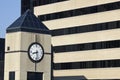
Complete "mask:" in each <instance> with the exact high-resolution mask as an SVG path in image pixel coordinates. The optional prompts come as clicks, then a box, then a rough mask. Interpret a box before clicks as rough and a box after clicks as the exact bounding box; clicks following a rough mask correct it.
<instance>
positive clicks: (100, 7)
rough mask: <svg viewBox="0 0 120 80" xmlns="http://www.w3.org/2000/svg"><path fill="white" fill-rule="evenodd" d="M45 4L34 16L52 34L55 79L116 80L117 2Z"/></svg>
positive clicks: (119, 11)
mask: <svg viewBox="0 0 120 80" xmlns="http://www.w3.org/2000/svg"><path fill="white" fill-rule="evenodd" d="M38 1H40V0H38ZM45 1H48V3H46V2H44V1H43V4H39V2H37V0H36V1H33V2H34V3H35V2H36V4H34V13H35V15H36V16H38V18H39V19H40V20H41V21H42V22H43V23H44V24H45V25H46V26H47V27H48V28H49V29H50V30H51V32H52V45H53V47H54V62H53V63H54V69H53V77H54V79H55V80H78V79H81V80H82V79H83V80H84V79H88V80H93V79H95V80H108V79H109V80H113V79H118V80H119V79H120V74H119V72H120V57H119V56H120V48H119V47H120V35H119V33H120V29H119V28H120V0H56V1H53V2H52V0H45ZM41 2H42V0H41ZM37 3H38V4H37Z"/></svg>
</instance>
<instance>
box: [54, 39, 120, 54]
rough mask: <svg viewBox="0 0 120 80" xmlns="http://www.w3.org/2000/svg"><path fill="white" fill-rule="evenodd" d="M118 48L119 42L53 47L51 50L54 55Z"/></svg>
mask: <svg viewBox="0 0 120 80" xmlns="http://www.w3.org/2000/svg"><path fill="white" fill-rule="evenodd" d="M118 47H120V40H112V41H101V42H92V43H82V44H72V45H61V46H54V48H53V50H54V52H55V53H61V52H71V51H86V50H96V49H109V48H118Z"/></svg>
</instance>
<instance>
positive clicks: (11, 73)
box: [9, 72, 15, 80]
mask: <svg viewBox="0 0 120 80" xmlns="http://www.w3.org/2000/svg"><path fill="white" fill-rule="evenodd" d="M9 80H15V72H9Z"/></svg>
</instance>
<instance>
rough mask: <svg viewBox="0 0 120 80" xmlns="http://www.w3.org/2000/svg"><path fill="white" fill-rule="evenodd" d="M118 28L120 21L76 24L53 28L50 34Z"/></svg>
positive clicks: (57, 34) (58, 34)
mask: <svg viewBox="0 0 120 80" xmlns="http://www.w3.org/2000/svg"><path fill="white" fill-rule="evenodd" d="M116 28H120V21H113V22H106V23H99V24H92V25H85V26H76V27H71V28H63V29H54V30H51V32H52V36H60V35H68V34H75V33H84V32H93V31H101V30H109V29H116Z"/></svg>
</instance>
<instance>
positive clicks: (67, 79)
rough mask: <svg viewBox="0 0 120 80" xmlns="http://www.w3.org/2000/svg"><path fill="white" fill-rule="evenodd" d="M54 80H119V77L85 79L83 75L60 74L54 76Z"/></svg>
mask: <svg viewBox="0 0 120 80" xmlns="http://www.w3.org/2000/svg"><path fill="white" fill-rule="evenodd" d="M54 80H120V79H87V78H86V77H85V76H60V77H54Z"/></svg>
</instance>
